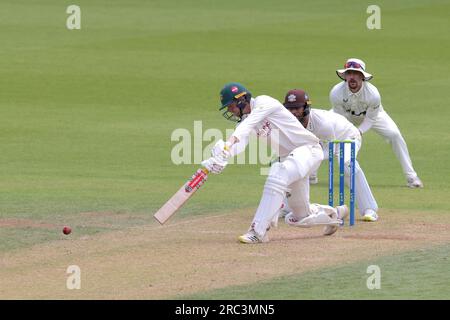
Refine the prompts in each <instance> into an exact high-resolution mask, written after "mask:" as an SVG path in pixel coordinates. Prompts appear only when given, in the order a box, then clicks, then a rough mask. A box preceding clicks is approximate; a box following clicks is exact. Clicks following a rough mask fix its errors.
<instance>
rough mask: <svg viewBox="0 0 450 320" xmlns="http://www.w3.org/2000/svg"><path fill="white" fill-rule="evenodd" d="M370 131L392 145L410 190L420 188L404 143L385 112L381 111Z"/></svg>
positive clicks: (397, 129)
mask: <svg viewBox="0 0 450 320" xmlns="http://www.w3.org/2000/svg"><path fill="white" fill-rule="evenodd" d="M372 129H373V130H374V131H375V132H376V133H378V134H379V135H381V136H382V137H383V138H385V140H386V141H387V142H388V143H390V144H391V145H392V149H393V150H394V153H395V155H396V156H397V159H398V160H399V161H400V164H401V166H402V169H403V173H404V174H405V176H406V179H407V183H408V186H409V187H411V188H422V187H423V184H422V181H420V179H419V177H418V176H417V173H416V171H414V168H413V166H412V162H411V158H410V156H409V152H408V147H407V145H406V142H405V140H404V139H403V136H402V134H401V133H400V130H399V128H398V127H397V125H396V124H395V122H394V121H393V120H392V119H391V117H390V116H389V115H388V114H387V113H386V112H385V111H381V112H380V113H379V115H378V118H377V121H376V122H375V123H374V124H373V126H372Z"/></svg>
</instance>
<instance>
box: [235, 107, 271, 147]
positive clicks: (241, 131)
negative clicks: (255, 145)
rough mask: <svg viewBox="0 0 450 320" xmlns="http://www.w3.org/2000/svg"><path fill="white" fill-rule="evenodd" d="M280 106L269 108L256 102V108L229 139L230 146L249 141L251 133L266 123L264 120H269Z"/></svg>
mask: <svg viewBox="0 0 450 320" xmlns="http://www.w3.org/2000/svg"><path fill="white" fill-rule="evenodd" d="M277 108H278V106H268V105H264V104H258V102H255V106H254V107H253V109H252V112H251V113H250V114H249V115H248V117H247V118H245V120H244V121H242V123H241V124H240V125H239V126H238V127H237V128H236V130H235V131H234V132H233V134H231V136H230V138H229V139H228V141H227V142H228V143H229V144H230V146H232V145H234V144H235V143H238V142H239V141H241V140H242V141H245V140H247V141H248V137H249V135H250V133H251V132H252V131H253V132H254V131H255V129H256V126H257V125H258V124H260V123H261V122H263V121H264V119H266V118H269V117H270V115H271V114H272V113H273V112H275V111H276V110H277Z"/></svg>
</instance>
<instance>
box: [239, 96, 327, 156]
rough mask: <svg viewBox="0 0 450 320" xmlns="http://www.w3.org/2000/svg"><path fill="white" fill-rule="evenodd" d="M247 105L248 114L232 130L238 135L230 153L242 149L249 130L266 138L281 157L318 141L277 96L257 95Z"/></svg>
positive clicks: (246, 140) (246, 141)
mask: <svg viewBox="0 0 450 320" xmlns="http://www.w3.org/2000/svg"><path fill="white" fill-rule="evenodd" d="M250 107H251V112H250V114H249V115H248V116H247V117H246V118H245V119H244V120H243V121H242V122H241V123H240V124H239V125H238V127H237V128H236V130H235V131H234V133H233V134H232V136H235V137H236V138H238V139H239V143H237V144H235V145H234V146H233V148H232V154H233V155H234V154H237V153H240V152H242V151H243V150H245V146H246V144H247V143H248V137H249V135H250V133H256V135H258V136H259V137H264V138H266V139H267V140H268V143H269V144H270V146H271V148H272V150H274V151H275V152H276V153H278V155H280V156H282V157H283V156H287V155H288V154H289V153H290V152H291V151H292V150H294V149H296V148H298V147H300V146H304V145H316V144H318V143H319V139H318V138H317V137H316V136H315V135H314V134H312V133H311V132H309V131H308V130H306V129H305V128H304V127H303V125H302V124H301V123H300V122H299V121H298V120H297V118H296V117H294V116H293V115H292V113H291V112H289V111H288V110H287V109H286V108H285V107H284V106H283V105H282V104H281V102H279V101H278V100H276V99H274V98H272V97H269V96H264V95H263V96H258V97H256V98H255V99H251V101H250ZM261 132H264V134H261ZM242 147H243V148H242Z"/></svg>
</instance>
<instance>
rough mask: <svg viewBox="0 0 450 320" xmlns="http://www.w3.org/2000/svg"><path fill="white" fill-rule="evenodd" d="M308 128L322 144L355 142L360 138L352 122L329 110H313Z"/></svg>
mask: <svg viewBox="0 0 450 320" xmlns="http://www.w3.org/2000/svg"><path fill="white" fill-rule="evenodd" d="M306 128H307V129H308V130H309V131H311V132H312V133H314V135H315V136H316V137H318V138H319V139H320V140H321V141H322V142H327V141H331V140H354V139H356V138H358V137H359V136H360V133H359V131H358V129H357V128H356V127H355V126H354V125H353V124H352V123H351V122H350V121H348V120H347V119H346V118H345V117H343V116H341V115H340V114H337V113H335V112H332V111H328V110H321V109H311V111H310V113H309V121H308V125H307V126H306Z"/></svg>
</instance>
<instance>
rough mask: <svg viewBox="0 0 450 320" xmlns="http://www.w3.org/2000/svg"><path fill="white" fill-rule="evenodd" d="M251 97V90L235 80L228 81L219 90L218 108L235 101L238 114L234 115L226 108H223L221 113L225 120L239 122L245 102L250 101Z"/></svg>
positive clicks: (225, 106) (226, 106)
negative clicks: (219, 105)
mask: <svg viewBox="0 0 450 320" xmlns="http://www.w3.org/2000/svg"><path fill="white" fill-rule="evenodd" d="M251 97H252V94H251V92H250V91H248V90H247V89H246V88H245V87H244V86H243V85H242V84H240V83H237V82H231V83H228V84H226V85H225V86H224V87H223V88H222V90H221V91H220V102H221V107H220V108H219V110H223V109H225V108H228V106H229V105H230V104H232V103H233V102H237V104H236V106H237V107H238V108H239V110H240V116H236V115H235V114H233V113H232V112H230V111H228V110H225V111H224V112H223V114H222V115H223V116H224V117H225V119H227V120H231V121H235V122H240V121H241V120H242V116H243V113H242V110H243V109H244V108H245V106H246V105H247V103H248V102H250V99H251Z"/></svg>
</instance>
